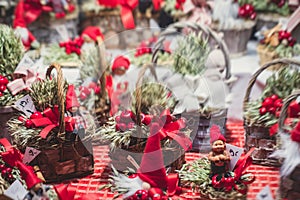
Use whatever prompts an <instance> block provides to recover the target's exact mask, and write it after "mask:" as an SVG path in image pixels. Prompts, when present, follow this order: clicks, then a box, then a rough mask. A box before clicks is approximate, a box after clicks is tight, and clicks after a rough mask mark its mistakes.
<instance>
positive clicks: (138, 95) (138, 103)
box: [135, 64, 158, 126]
mask: <svg viewBox="0 0 300 200" xmlns="http://www.w3.org/2000/svg"><path fill="white" fill-rule="evenodd" d="M147 69H150V72H151V74H152V75H153V77H154V79H155V81H158V79H157V74H156V71H155V68H154V66H153V64H145V65H144V66H143V67H142V69H141V70H140V71H139V75H138V80H137V82H136V92H135V99H136V104H135V110H136V117H137V125H138V126H141V124H142V122H141V106H142V87H141V86H142V84H143V80H144V76H145V73H146V71H147Z"/></svg>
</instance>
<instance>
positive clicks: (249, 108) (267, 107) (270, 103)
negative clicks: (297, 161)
mask: <svg viewBox="0 0 300 200" xmlns="http://www.w3.org/2000/svg"><path fill="white" fill-rule="evenodd" d="M277 64H279V66H280V69H277V71H274V73H273V75H272V76H270V77H269V78H268V79H267V80H266V85H265V87H264V89H263V93H262V94H261V96H260V97H259V98H258V99H257V100H250V94H251V90H252V87H253V85H254V83H255V82H256V79H257V78H258V76H259V75H260V74H261V73H262V72H263V71H264V70H266V69H267V68H270V67H273V65H277ZM299 66H300V63H299V61H296V60H290V59H278V60H274V61H272V62H269V63H267V64H265V65H263V66H262V67H261V68H260V69H259V70H257V71H256V73H255V74H254V75H253V77H252V78H251V80H250V81H249V84H248V88H247V90H246V94H245V97H244V128H245V138H246V139H245V149H246V150H247V151H249V149H251V148H252V147H255V150H254V152H253V154H252V158H253V162H254V163H256V164H261V165H268V166H280V164H281V163H280V160H278V159H277V158H274V157H270V155H271V154H272V153H273V152H274V151H275V150H276V149H277V148H278V140H277V138H278V134H277V128H276V126H274V125H275V124H276V123H277V122H278V117H279V114H280V111H281V108H282V102H283V99H284V98H286V97H287V96H288V95H290V94H291V93H292V92H293V90H296V89H299V87H300V81H299V80H300V79H299V78H300V73H299V71H298V70H297V69H295V67H299Z"/></svg>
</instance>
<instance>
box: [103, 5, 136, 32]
mask: <svg viewBox="0 0 300 200" xmlns="http://www.w3.org/2000/svg"><path fill="white" fill-rule="evenodd" d="M98 2H99V4H101V5H105V6H107V7H111V8H114V7H116V6H118V5H120V6H121V20H122V23H123V25H124V28H125V29H133V28H135V24H134V18H133V15H132V11H133V10H134V9H135V8H136V7H137V5H138V0H114V1H109V0H98Z"/></svg>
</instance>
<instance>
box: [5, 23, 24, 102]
mask: <svg viewBox="0 0 300 200" xmlns="http://www.w3.org/2000/svg"><path fill="white" fill-rule="evenodd" d="M0 34H1V37H2V40H1V41H0V46H2V47H5V48H1V49H0V60H1V61H0V105H1V106H6V105H12V104H13V103H14V101H16V99H18V98H19V97H20V95H13V94H12V92H11V91H10V90H9V89H8V88H7V85H8V84H9V82H12V81H13V80H14V78H15V77H14V76H13V75H14V71H15V69H16V68H17V65H18V64H19V62H20V61H21V59H22V57H23V53H24V47H23V45H22V42H21V40H20V38H18V37H16V36H15V34H14V31H13V29H12V28H10V27H9V26H7V25H3V24H1V25H0Z"/></svg>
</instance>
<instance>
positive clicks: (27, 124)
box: [18, 111, 44, 128]
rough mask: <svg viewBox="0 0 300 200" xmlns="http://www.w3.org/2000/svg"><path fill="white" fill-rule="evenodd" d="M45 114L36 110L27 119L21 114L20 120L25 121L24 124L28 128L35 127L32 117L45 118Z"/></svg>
mask: <svg viewBox="0 0 300 200" xmlns="http://www.w3.org/2000/svg"><path fill="white" fill-rule="evenodd" d="M43 117H44V116H43V114H42V113H41V112H39V111H36V112H34V113H33V114H32V115H31V116H30V118H29V119H26V118H24V117H23V116H19V117H18V119H19V121H21V122H23V123H24V126H25V127H26V128H33V127H34V124H33V122H32V121H31V119H40V118H43Z"/></svg>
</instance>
